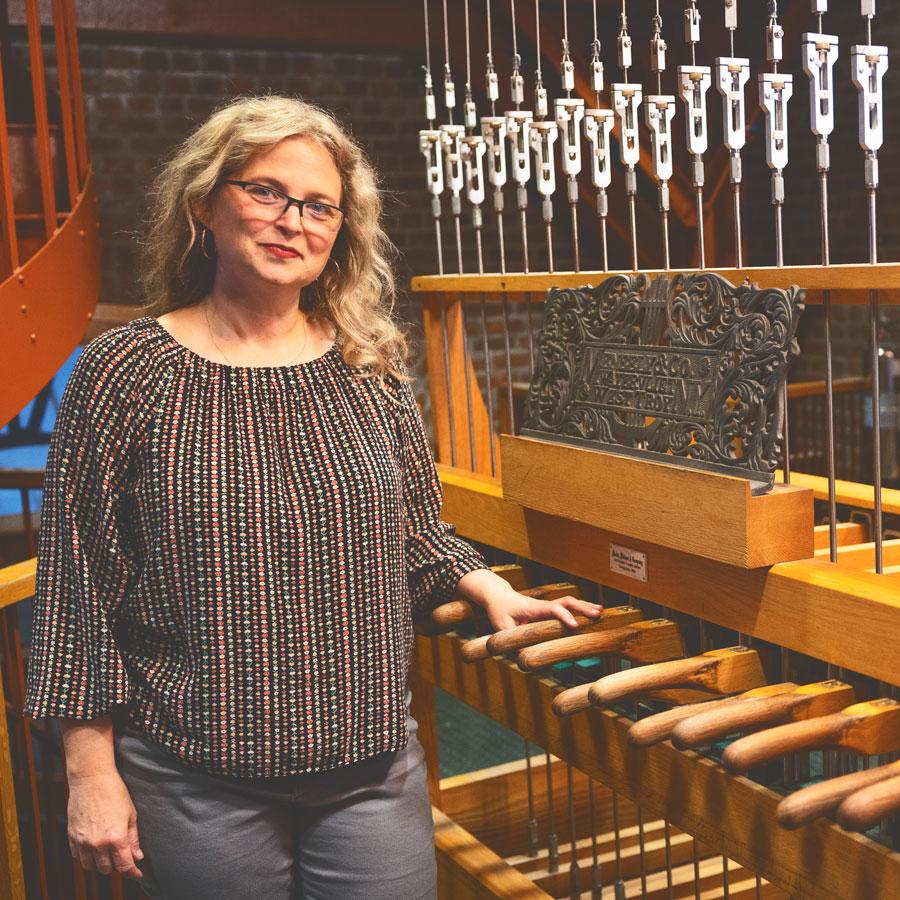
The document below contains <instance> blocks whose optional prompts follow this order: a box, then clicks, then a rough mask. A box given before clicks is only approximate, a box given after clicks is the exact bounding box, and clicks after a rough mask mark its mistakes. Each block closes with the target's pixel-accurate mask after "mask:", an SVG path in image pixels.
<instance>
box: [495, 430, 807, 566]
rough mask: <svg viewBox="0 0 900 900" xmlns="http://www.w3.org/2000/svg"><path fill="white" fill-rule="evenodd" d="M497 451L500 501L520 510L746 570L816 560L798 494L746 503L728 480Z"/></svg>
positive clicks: (591, 458) (554, 447)
mask: <svg viewBox="0 0 900 900" xmlns="http://www.w3.org/2000/svg"><path fill="white" fill-rule="evenodd" d="M500 452H501V462H502V465H501V474H502V479H503V496H504V499H507V500H513V501H515V502H517V503H519V504H521V505H522V506H523V507H526V508H527V509H534V510H539V511H540V512H543V513H548V514H549V515H554V516H562V517H564V518H566V519H572V520H575V521H577V522H584V523H586V524H588V525H594V526H596V527H598V528H603V529H605V530H607V531H611V532H614V533H616V534H620V535H625V536H627V537H633V538H637V539H640V540H645V541H649V542H651V543H653V544H658V545H660V546H663V547H669V548H672V549H674V550H681V551H684V552H686V553H691V554H694V555H696V556H702V557H704V558H706V559H713V560H718V561H719V562H724V563H728V564H730V565H733V566H740V567H741V568H746V569H754V568H759V567H762V566H771V565H774V564H775V563H779V562H787V561H790V560H796V559H808V558H809V557H812V556H813V554H814V552H815V542H814V535H813V525H814V522H813V492H812V491H811V490H809V489H807V488H798V487H792V486H788V485H783V484H776V485H775V487H774V488H773V489H772V490H771V491H770V492H769V493H767V494H762V495H759V496H753V495H751V493H750V482H749V481H748V480H746V479H744V478H739V477H737V476H733V475H722V474H719V473H717V472H704V471H700V470H697V469H688V468H682V467H679V466H678V465H677V464H674V463H673V464H670V463H666V462H656V461H655V460H647V459H635V458H633V457H630V456H625V455H618V454H615V453H609V452H606V451H602V450H592V449H587V448H584V447H574V446H570V445H568V444H559V443H553V442H550V441H543V440H538V439H536V438H529V437H520V436H513V435H508V434H501V435H500ZM710 535H714V536H715V539H714V540H711V539H710Z"/></svg>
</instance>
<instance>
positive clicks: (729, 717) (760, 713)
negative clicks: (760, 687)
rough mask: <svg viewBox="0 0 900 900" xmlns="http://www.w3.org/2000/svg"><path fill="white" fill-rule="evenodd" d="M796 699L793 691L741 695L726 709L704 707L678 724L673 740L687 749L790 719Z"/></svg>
mask: <svg viewBox="0 0 900 900" xmlns="http://www.w3.org/2000/svg"><path fill="white" fill-rule="evenodd" d="M796 702H797V699H796V697H795V695H794V694H778V695H776V696H775V697H765V698H762V697H760V698H754V699H746V700H744V699H738V700H736V701H735V702H734V703H732V704H730V705H729V706H728V707H727V708H725V709H716V710H703V711H701V712H699V713H698V714H697V715H695V716H692V717H691V718H689V719H687V721H685V722H682V723H681V724H680V725H678V726H677V727H676V728H675V730H674V731H673V732H672V743H673V744H674V745H675V746H676V747H677V748H678V749H679V750H687V749H688V748H689V747H696V746H698V745H700V744H708V743H710V742H711V741H714V740H715V739H716V738H720V737H724V736H725V735H727V734H733V733H734V732H735V731H746V730H748V729H750V728H755V727H758V726H760V725H771V724H774V723H779V722H787V721H788V720H789V719H790V715H791V707H792V706H793V705H794V704H795V703H796Z"/></svg>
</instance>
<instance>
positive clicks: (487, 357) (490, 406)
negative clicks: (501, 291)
mask: <svg viewBox="0 0 900 900" xmlns="http://www.w3.org/2000/svg"><path fill="white" fill-rule="evenodd" d="M481 338H482V343H483V345H484V376H485V385H486V394H487V396H486V398H485V399H486V401H487V414H488V429H487V433H488V441H489V443H490V451H491V476H492V477H494V478H496V477H497V451H496V449H495V448H494V378H493V367H492V366H491V347H490V344H489V342H488V327H487V301H486V300H485V296H484V293H482V295H481Z"/></svg>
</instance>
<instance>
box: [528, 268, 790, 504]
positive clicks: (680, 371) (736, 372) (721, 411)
mask: <svg viewBox="0 0 900 900" xmlns="http://www.w3.org/2000/svg"><path fill="white" fill-rule="evenodd" d="M804 296H805V291H804V290H803V289H801V288H797V287H791V288H789V289H788V290H786V291H785V290H777V289H774V288H773V289H766V290H760V289H759V288H758V287H756V286H755V285H741V286H740V287H734V286H733V285H732V284H731V283H730V282H729V281H727V280H726V279H724V278H722V277H720V276H718V275H714V274H711V273H702V274H694V275H672V276H663V275H661V276H658V277H656V278H654V279H653V280H651V279H650V277H649V276H647V275H643V274H637V275H614V276H612V277H610V278H608V279H606V281H604V282H603V283H602V284H600V285H599V286H598V287H596V288H592V287H590V286H588V287H583V288H578V289H568V288H566V289H560V288H551V290H550V291H549V292H548V294H547V300H546V303H545V306H544V320H543V325H542V328H541V333H540V336H539V338H538V360H537V365H536V368H535V372H534V376H533V378H532V381H531V387H530V389H529V392H528V401H527V405H526V408H525V417H524V421H523V425H522V429H521V434H523V435H525V436H528V437H535V438H541V439H544V440H553V441H561V442H563V443H570V444H577V445H580V446H587V447H593V448H597V449H603V450H611V451H614V452H616V453H625V454H628V455H632V456H642V457H648V458H650V459H656V460H661V461H663V462H669V463H674V464H676V465H682V466H690V467H694V468H701V469H707V470H710V471H716V472H725V473H727V474H730V475H739V476H741V477H744V478H748V479H750V480H751V481H752V482H753V485H752V488H753V491H754V493H760V492H764V491H767V490H769V489H770V488H771V487H772V484H773V483H774V471H775V468H776V466H777V464H778V461H779V457H780V453H781V441H782V423H783V420H784V408H783V391H782V385H783V384H784V381H785V378H786V377H787V368H788V364H789V362H790V360H791V357H793V356H796V355H797V354H798V353H799V348H798V346H797V341H796V339H795V334H796V331H797V325H798V322H799V318H800V313H801V312H802V311H803V308H804V307H803V299H804Z"/></svg>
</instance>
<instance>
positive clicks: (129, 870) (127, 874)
mask: <svg viewBox="0 0 900 900" xmlns="http://www.w3.org/2000/svg"><path fill="white" fill-rule="evenodd" d="M112 861H113V865H114V866H115V869H116V871H117V872H118V873H119V874H120V875H122V876H123V877H124V878H141V870H140V869H139V868H138V867H137V866H136V865H135V863H134V856H133V854H132V849H131V846H122V847H114V848H113V851H112Z"/></svg>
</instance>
